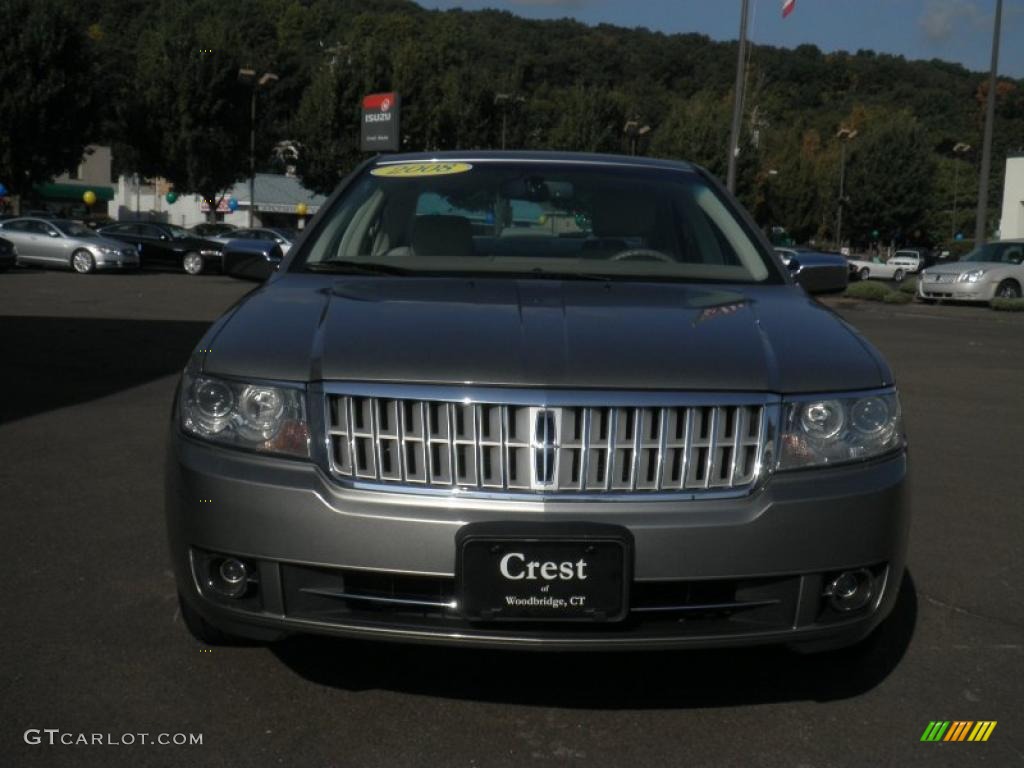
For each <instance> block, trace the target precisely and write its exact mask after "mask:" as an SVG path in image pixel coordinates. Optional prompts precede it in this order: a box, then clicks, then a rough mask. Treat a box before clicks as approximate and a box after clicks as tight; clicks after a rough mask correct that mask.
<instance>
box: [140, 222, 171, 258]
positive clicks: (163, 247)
mask: <svg viewBox="0 0 1024 768" xmlns="http://www.w3.org/2000/svg"><path fill="white" fill-rule="evenodd" d="M138 227H139V242H140V244H141V247H142V253H143V255H142V258H143V259H144V260H146V262H147V263H148V265H149V266H151V267H177V266H178V262H179V260H180V257H179V255H178V253H177V252H176V251H175V250H174V245H173V242H172V241H171V237H170V235H168V234H167V233H165V232H164V231H163V230H162V229H161V228H160V227H157V226H154V225H152V224H139V225H138Z"/></svg>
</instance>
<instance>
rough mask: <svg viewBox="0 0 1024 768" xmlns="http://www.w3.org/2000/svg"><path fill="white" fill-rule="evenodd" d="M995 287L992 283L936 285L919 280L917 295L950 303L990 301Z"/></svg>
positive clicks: (936, 283) (928, 281)
mask: <svg viewBox="0 0 1024 768" xmlns="http://www.w3.org/2000/svg"><path fill="white" fill-rule="evenodd" d="M995 290H996V286H995V284H993V283H989V282H986V281H979V282H976V283H946V282H942V283H938V282H932V281H930V280H919V281H918V283H917V295H918V296H919V297H920V298H922V299H947V300H950V301H984V302H989V301H992V297H993V296H994V295H995Z"/></svg>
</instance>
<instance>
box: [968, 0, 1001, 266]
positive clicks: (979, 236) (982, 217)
mask: <svg viewBox="0 0 1024 768" xmlns="http://www.w3.org/2000/svg"><path fill="white" fill-rule="evenodd" d="M1002 20H1003V0H996V20H995V24H994V25H993V28H992V67H991V69H990V71H989V73H988V101H987V104H986V105H985V138H984V141H983V142H982V145H981V174H980V177H979V179H978V217H977V221H976V222H975V225H974V246H975V247H978V246H979V245H984V244H985V233H986V230H987V229H988V222H987V219H988V174H989V169H990V168H991V165H992V123H993V122H995V116H996V73H997V72H998V70H999V34H1000V29H1001V25H1002Z"/></svg>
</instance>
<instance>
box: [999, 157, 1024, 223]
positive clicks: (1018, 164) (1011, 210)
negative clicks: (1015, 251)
mask: <svg viewBox="0 0 1024 768" xmlns="http://www.w3.org/2000/svg"><path fill="white" fill-rule="evenodd" d="M999 237H1000V238H1001V239H1003V240H1014V239H1017V238H1024V152H1018V153H1017V154H1013V155H1010V156H1009V157H1008V158H1006V176H1005V177H1004V181H1003V216H1002V219H1001V220H1000V222H999Z"/></svg>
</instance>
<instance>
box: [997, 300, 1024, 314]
mask: <svg viewBox="0 0 1024 768" xmlns="http://www.w3.org/2000/svg"><path fill="white" fill-rule="evenodd" d="M991 307H992V309H997V310H999V311H1000V312H1024V299H992V301H991Z"/></svg>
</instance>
